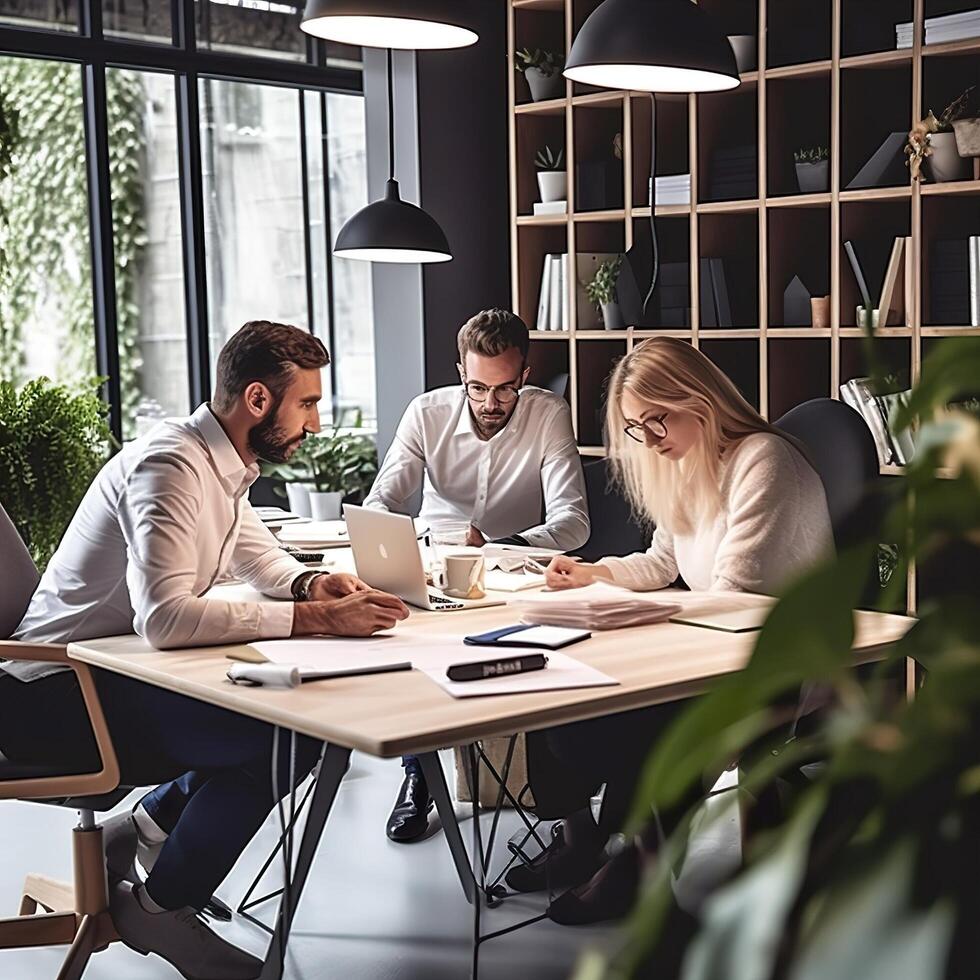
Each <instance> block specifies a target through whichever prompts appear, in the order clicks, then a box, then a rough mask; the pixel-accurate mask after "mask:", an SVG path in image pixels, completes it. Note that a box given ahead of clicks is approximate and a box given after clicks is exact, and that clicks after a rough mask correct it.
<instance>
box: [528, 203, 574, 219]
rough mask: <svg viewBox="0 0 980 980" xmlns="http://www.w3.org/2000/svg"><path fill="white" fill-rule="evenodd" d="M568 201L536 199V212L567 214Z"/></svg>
mask: <svg viewBox="0 0 980 980" xmlns="http://www.w3.org/2000/svg"><path fill="white" fill-rule="evenodd" d="M567 212H568V201H535V202H534V214H535V217H537V216H538V215H540V214H567Z"/></svg>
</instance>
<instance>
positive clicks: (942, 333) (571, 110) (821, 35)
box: [508, 0, 980, 610]
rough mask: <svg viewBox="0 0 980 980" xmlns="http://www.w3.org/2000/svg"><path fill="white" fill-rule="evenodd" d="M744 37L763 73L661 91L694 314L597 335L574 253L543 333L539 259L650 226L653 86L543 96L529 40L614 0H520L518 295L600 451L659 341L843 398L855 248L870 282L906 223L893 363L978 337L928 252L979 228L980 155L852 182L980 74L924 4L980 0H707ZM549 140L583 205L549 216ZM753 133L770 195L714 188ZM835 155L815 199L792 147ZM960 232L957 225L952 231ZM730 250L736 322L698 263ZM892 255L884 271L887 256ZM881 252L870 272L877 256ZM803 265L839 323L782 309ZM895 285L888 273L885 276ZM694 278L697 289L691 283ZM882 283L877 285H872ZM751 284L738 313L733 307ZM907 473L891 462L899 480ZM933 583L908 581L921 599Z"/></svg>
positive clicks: (513, 31)
mask: <svg viewBox="0 0 980 980" xmlns="http://www.w3.org/2000/svg"><path fill="white" fill-rule="evenodd" d="M701 2H702V3H703V4H704V5H705V6H707V7H708V8H709V9H710V10H711V12H712V13H713V14H714V15H716V16H717V17H718V19H719V21H720V22H721V24H722V28H723V30H725V32H726V33H730V34H755V35H756V38H757V50H758V67H757V69H756V70H754V71H751V72H748V73H746V74H744V75H743V76H742V84H741V85H740V86H739V87H738V88H737V89H734V90H732V91H730V92H724V93H712V94H708V95H702V96H693V95H692V96H658V99H657V133H656V136H657V174H658V176H659V175H666V174H675V173H687V172H689V173H690V174H691V204H690V205H660V206H658V207H656V209H655V210H656V215H657V235H658V240H659V244H660V253H661V262H662V263H666V262H670V263H685V262H686V263H687V273H688V274H687V288H688V312H687V323H686V324H684V325H680V326H679V325H677V324H676V323H672V324H670V325H669V326H664V327H661V326H660V325H659V324H658V323H657V322H655V319H656V318H655V317H654V319H653V320H651V322H649V323H643V324H633V325H631V326H630V327H628V328H627V329H625V330H621V331H604V330H601V329H596V328H597V326H600V324H597V322H596V319H595V315H594V313H593V312H592V311H590V310H581V309H576V292H577V286H576V283H575V275H574V264H575V263H574V261H570V263H569V264H570V270H569V280H570V281H569V282H568V283H567V296H566V302H568V303H569V304H570V310H571V316H570V318H569V319H570V329H569V330H568V331H567V332H549V331H540V330H537V329H536V327H537V324H536V322H535V321H536V315H537V306H538V298H539V285H540V277H541V270H542V261H543V257H544V255H545V254H547V253H549V252H567V253H568V254H569V256H570V257H571V256H576V255H577V254H580V253H585V252H595V253H606V252H609V253H611V252H621V251H623V250H625V249H627V248H629V247H630V246H632V244H633V242H634V238H635V237H637V236H640V235H646V236H649V220H650V211H651V207H650V201H649V200H648V192H647V184H648V178H649V165H650V143H651V131H650V130H651V125H650V120H651V114H650V97H649V95H647V94H646V93H638V92H609V91H604V90H596V89H590V88H589V87H588V86H583V85H580V84H578V83H572V82H568V81H566V82H565V96H564V98H559V99H551V100H550V101H548V102H542V103H533V102H531V101H530V94H529V91H528V89H527V85H526V83H525V81H524V79H523V77H522V76H521V75H520V74H519V73H517V72H516V71H515V70H514V52H515V50H516V49H518V48H523V47H531V48H535V47H541V48H547V49H549V50H552V51H555V52H557V53H560V54H561V55H562V56H564V55H565V54H566V53H567V51H568V48H569V45H570V42H571V38H572V37H574V35H575V33H576V32H577V30H578V29H579V28H580V27H581V24H582V22H583V21H584V20H585V18H586V17H587V16H588V15H589V13H591V12H592V10H594V9H595V7H596V6H598V3H599V0H508V6H509V17H508V56H509V60H510V69H511V70H510V187H511V195H510V200H511V264H512V269H511V273H512V289H513V307H514V309H515V310H516V311H517V312H518V313H519V314H520V315H521V316H522V317H523V318H524V320H525V322H527V324H528V326H529V327H530V328H531V329H532V335H531V336H532V342H531V358H530V360H531V367H532V381H537V382H545V381H547V380H549V378H551V377H553V376H554V375H556V374H559V373H568V375H569V386H568V394H567V397H568V400H569V402H570V404H571V407H572V416H573V419H574V423H575V426H576V433H577V437H578V440H579V445H580V446H581V451H582V453H583V455H585V456H598V455H602V453H603V449H602V445H601V443H602V430H601V409H602V402H603V385H604V382H605V380H606V378H607V377H608V374H609V372H610V370H611V369H612V367H613V365H614V363H615V362H616V360H617V359H618V358H620V357H622V356H623V355H624V354H625V353H627V352H628V351H629V350H631V349H632V348H633V346H634V345H635V344H637V343H639V342H641V341H642V340H643V339H646V338H647V337H653V336H673V337H681V338H683V339H686V340H688V341H690V343H692V344H693V345H694V346H695V347H698V348H699V349H701V350H702V351H704V353H705V354H706V355H707V356H708V357H710V358H711V359H712V360H713V361H715V363H717V364H718V365H719V366H720V367H721V368H722V369H723V370H724V371H725V372H726V373H727V374H728V375H729V376H730V377H731V378H732V379H733V380H734V381H735V383H736V384H737V385H738V386H739V387H740V389H741V390H742V392H743V394H745V396H746V397H747V398H748V400H749V401H750V402H752V403H753V404H754V405H755V406H756V407H757V408H758V409H759V411H760V412H761V413H762V414H763V415H764V416H765V417H767V418H778V417H779V416H780V415H782V414H783V413H785V412H786V411H788V410H789V409H791V408H793V407H794V406H795V405H797V404H799V403H800V402H803V401H806V400H807V399H810V398H813V397H818V396H829V397H832V398H837V397H839V386H840V385H841V383H842V382H844V381H847V380H849V379H850V378H852V377H855V376H857V375H860V374H862V373H865V372H866V370H867V365H866V364H865V361H864V352H863V349H862V332H861V331H860V330H859V329H858V328H857V327H856V326H855V314H854V307H855V306H856V297H857V287H856V285H855V283H854V280H853V277H852V275H851V271H850V267H849V265H848V263H847V259H846V256H845V255H844V251H843V242H844V240H846V239H848V238H851V239H853V240H855V241H856V242H857V243H859V246H863V248H864V251H865V252H866V253H867V254H868V258H867V259H865V258H864V254H862V259H864V264H865V266H866V271H868V274H869V278H871V279H874V278H875V276H877V275H878V274H879V273H881V274H883V265H882V263H883V261H885V260H886V259H887V256H885V258H884V259H883V258H882V257H881V256H882V254H884V253H885V252H886V250H888V249H890V245H891V241H892V240H893V237H894V236H896V235H905V236H910V237H911V239H912V262H913V286H912V303H911V309H910V310H908V311H907V316H906V322H905V324H903V325H900V326H895V327H888V328H883V329H881V330H880V331H879V334H880V335H881V336H882V337H883V338H884V343H883V344H882V345H881V347H882V351H883V354H884V357H885V360H886V361H887V363H888V364H889V365H890V366H891V367H892V369H893V370H895V371H896V372H899V373H901V374H903V375H905V376H907V377H908V378H909V379H910V380H911V381H914V380H915V379H916V378H917V376H918V373H919V370H920V366H921V362H922V357H923V354H924V353H926V352H927V351H928V349H929V347H930V346H931V345H932V344H934V343H936V341H937V338H941V337H950V336H952V337H955V336H960V337H963V336H967V335H971V334H972V335H976V334H978V333H980V328H975V327H972V328H971V327H965V326H963V325H945V324H937V323H935V322H933V319H932V316H931V308H930V297H929V262H930V249H931V247H932V245H933V243H934V242H935V241H936V240H938V239H939V238H941V237H943V236H946V237H960V236H962V235H963V234H964V233H965V232H966V229H967V228H969V229H970V232H969V233H971V234H976V233H980V168H978V167H977V166H976V163H977V162H976V161H974V169H973V174H972V179H965V180H962V181H957V182H951V183H928V182H923V183H921V184H913V183H911V182H910V181H909V180H908V178H907V177H906V178H905V179H904V180H902V181H900V182H895V184H894V186H882V187H872V188H864V189H858V190H848V189H846V186H847V183H848V182H849V181H850V180H851V179H852V178H853V177H854V175H855V174H856V172H857V170H858V169H860V167H861V166H862V165H863V163H864V162H865V161H866V160H867V159H868V158H869V157H870V155H871V154H872V153H873V152H874V150H875V149H876V148H877V147H878V145H879V144H880V143H881V141H882V139H883V138H884V137H885V136H886V135H887V134H888V133H889V132H891V131H899V130H901V131H904V130H907V129H908V128H909V127H910V126H911V124H912V123H913V122H914V121H915V119H917V118H919V117H921V116H922V115H924V113H925V112H926V111H927V110H928V109H929V108H934V109H936V110H937V112H938V111H939V109H941V108H942V107H943V106H944V105H945V104H946V103H947V102H949V101H951V100H952V99H953V98H954V97H956V96H957V95H958V94H959V93H960V92H961V91H962V90H963V89H964V88H965V87H966V86H967V85H968V84H971V83H972V84H977V85H978V88H980V38H976V39H971V40H967V41H956V42H952V43H949V44H941V45H929V46H924V45H923V44H922V37H923V24H924V20H925V18H927V17H931V16H937V15H940V14H946V13H950V12H952V11H955V10H963V9H972V8H975V7H978V6H980V0H959V2H957V0H701ZM908 21H913V23H914V25H915V29H914V37H915V42H914V45H913V47H912V48H910V49H905V50H895V48H894V44H895V31H894V27H895V24H896V23H901V22H908ZM616 133H620V134H621V135H622V144H623V153H622V186H621V188H620V187H617V188H616V190H615V193H614V194H612V195H611V196H613V197H614V198H615V200H609V201H607V202H606V203H607V204H608V206H607V207H603V208H596V209H594V210H588V211H585V210H582V209H577V207H576V168H577V167H578V166H579V165H580V164H581V163H583V162H587V161H591V160H594V159H595V158H596V157H597V156H601V155H603V154H605V156H606V158H607V159H612V153H611V142H612V137H613V136H614V135H615V134H616ZM546 143H550V144H551V145H552V146H556V145H560V146H562V147H564V150H565V156H566V168H567V173H568V206H569V212H568V213H567V214H563V215H549V216H546V217H534V216H533V215H531V210H532V207H533V202H534V201H536V200H537V199H538V197H537V187H536V177H535V173H536V172H535V169H534V162H533V161H534V156H535V153H536V152H537V150H538V149H539V148H540V147H541V146H543V145H544V144H546ZM742 144H751V145H752V146H754V148H755V153H756V171H757V189H756V191H755V193H754V194H752V195H751V196H749V197H747V198H745V199H739V200H726V199H720V200H713V199H712V196H711V194H710V192H711V190H712V163H713V154H714V153H715V151H716V150H718V149H723V148H726V147H733V146H740V145H742ZM803 145H824V146H827V147H829V149H830V158H831V167H830V189H829V190H828V191H827V192H825V193H817V194H800V193H798V192H797V187H796V183H795V171H794V166H793V151H794V150H795V149H796V148H797V147H798V146H803ZM950 229H952V231H950ZM716 257H724V258H725V259H726V262H727V261H728V260H729V259H730V260H731V262H732V266H731V267H732V268H733V269H736V270H737V281H736V282H734V283H733V282H732V279H733V278H736V277H734V276H733V275H732V274H731V273H728V267H727V266H726V274H727V276H728V279H729V289H730V291H731V292H732V306H733V322H734V323H735V326H734V327H732V328H718V327H713V326H707V325H703V323H702V317H701V311H700V302H699V299H700V295H701V287H700V282H699V279H700V265H701V262H700V260H701V259H704V258H716ZM878 265H881V266H882V267H881V269H878V268H877V266H878ZM869 266H870V269H869V268H867V267H869ZM796 274H798V275H800V276H801V277H802V278H803V279H804V282H806V283H807V284H808V286H809V287H810V290H811V292H812V293H814V294H820V292H821V291H822V292H825V293H829V294H830V297H831V323H830V326H829V327H828V328H826V329H819V330H817V329H813V328H812V327H808V326H803V327H800V326H790V325H787V324H786V323H784V322H782V308H783V290H784V288H785V286H786V285H787V283H788V281H789V279H791V278H792V276H793V275H796ZM879 281H880V280H879ZM682 288H683V287H682ZM871 288H872V289H873V288H874V285H872V287H871ZM736 295H737V296H738V298H739V302H738V304H737V305H738V306H739V309H738V310H737V311H736V309H735V307H736V302H735V298H736ZM899 472H900V470H899V469H898V468H896V467H883V468H882V474H883V476H890V475H894V474H895V473H899ZM918 597H919V591H918V589H917V587H916V581H915V572H914V571H913V572H912V573H911V575H910V582H909V589H908V605H909V609H910V610H914V609H915V608H916V604H917V601H918Z"/></svg>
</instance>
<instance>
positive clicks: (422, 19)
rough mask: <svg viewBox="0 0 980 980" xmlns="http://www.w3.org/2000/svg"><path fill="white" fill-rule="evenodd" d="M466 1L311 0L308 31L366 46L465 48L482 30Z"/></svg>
mask: <svg viewBox="0 0 980 980" xmlns="http://www.w3.org/2000/svg"><path fill="white" fill-rule="evenodd" d="M466 14H467V2H466V0H307V4H306V11H305V13H304V14H303V22H302V24H301V25H300V26H301V27H302V29H303V30H304V31H306V33H307V34H312V35H313V36H314V37H319V38H323V39H324V40H327V41H339V42H340V43H342V44H356V45H360V46H361V47H365V48H399V49H416V50H423V49H425V50H431V49H436V48H465V47H467V46H468V45H470V44H475V43H476V42H477V41H478V40H479V35H478V34H477V33H476V32H475V31H474V30H472V29H471V27H470V26H469V19H468V18H467V16H466Z"/></svg>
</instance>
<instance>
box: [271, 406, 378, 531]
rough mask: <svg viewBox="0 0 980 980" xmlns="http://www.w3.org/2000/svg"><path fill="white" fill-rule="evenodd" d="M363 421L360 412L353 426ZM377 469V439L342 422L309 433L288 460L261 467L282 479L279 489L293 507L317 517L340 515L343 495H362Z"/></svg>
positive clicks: (295, 510) (297, 510)
mask: <svg viewBox="0 0 980 980" xmlns="http://www.w3.org/2000/svg"><path fill="white" fill-rule="evenodd" d="M360 424H361V420H360V416H359V415H358V417H357V420H356V425H355V426H354V428H360ZM377 473H378V450H377V446H376V445H375V443H374V440H373V439H371V438H369V437H368V436H366V435H357V434H354V433H351V432H350V430H349V429H344V428H341V427H339V426H337V427H334V428H333V429H332V430H331V431H330V432H328V433H324V434H320V435H312V436H307V437H306V439H305V440H304V441H303V443H302V444H301V445H300V447H299V449H297V450H296V452H295V453H294V454H293V456H292V458H291V459H290V460H289V462H288V463H266V464H264V465H263V468H262V475H263V476H268V477H272V478H273V479H275V480H278V481H280V484H281V485H280V487H277V492H279V493H280V494H285V495H286V496H287V497H288V499H289V507H290V510H292V511H294V512H295V513H297V514H302V516H304V517H312V518H313V519H314V520H318V521H329V520H336V519H338V518H339V517H340V505H341V502H342V501H343V500H344V498H345V497H354V498H356V499H360V498H362V497H363V496H364V494H366V493H367V491H368V490H370V488H371V484H372V483H373V482H374V478H375V476H377ZM282 485H284V489H283V488H282Z"/></svg>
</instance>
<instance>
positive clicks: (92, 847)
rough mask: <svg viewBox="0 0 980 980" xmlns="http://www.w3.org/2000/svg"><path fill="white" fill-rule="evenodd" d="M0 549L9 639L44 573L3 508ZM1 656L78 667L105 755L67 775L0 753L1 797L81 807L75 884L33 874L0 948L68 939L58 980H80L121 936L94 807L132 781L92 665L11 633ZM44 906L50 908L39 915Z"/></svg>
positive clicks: (104, 805) (1, 611)
mask: <svg viewBox="0 0 980 980" xmlns="http://www.w3.org/2000/svg"><path fill="white" fill-rule="evenodd" d="M0 555H2V556H3V561H4V563H5V565H6V567H7V568H8V569H10V572H11V574H10V575H9V576H8V577H7V580H6V585H5V588H4V589H2V590H0V636H2V637H9V636H10V634H11V633H12V632H13V631H14V630H15V629H16V628H17V624H18V623H19V622H20V620H21V618H22V617H23V615H24V612H25V610H26V609H27V606H28V604H29V603H30V599H31V596H32V595H33V593H34V589H35V588H36V586H37V583H38V581H39V576H38V572H37V568H36V567H35V565H34V562H33V560H32V559H31V555H30V552H28V550H27V548H26V547H25V546H24V542H23V541H22V540H21V538H20V535H19V534H18V533H17V530H16V528H15V527H14V525H13V524H12V523H11V521H10V518H9V517H8V516H7V514H6V512H5V511H4V509H3V507H2V506H0ZM0 657H2V658H4V659H6V660H31V661H44V662H48V663H58V664H61V665H63V666H65V667H68V668H70V669H71V670H73V671H74V672H75V675H76V676H77V678H78V685H79V688H80V691H81V695H82V699H83V701H84V703H85V708H86V711H87V712H88V717H89V723H90V724H91V726H92V733H93V735H94V736H95V743H96V747H97V748H98V752H99V757H100V760H101V768H100V769H99V770H98V771H96V772H90V773H81V774H74V775H66V774H64V773H63V772H61V771H60V770H59V767H58V766H23V765H18V764H16V763H13V762H11V761H9V760H7V759H4V758H3V756H0V800H4V799H20V800H30V801H33V802H36V803H47V804H50V805H54V806H64V807H71V809H73V810H78V811H79V822H78V826H77V827H76V828H75V829H74V831H73V832H72V856H73V867H74V884H68V883H65V882H60V881H55V880H53V879H51V878H48V877H46V876H44V875H38V874H29V875H28V876H27V878H26V880H25V882H24V891H23V897H22V899H21V903H20V912H19V914H18V915H17V916H15V917H13V918H9V919H0V949H15V948H24V947H32V946H55V945H65V944H67V945H69V950H68V953H67V955H66V956H65V959H64V961H63V963H62V965H61V969H60V970H59V972H58V975H57V976H58V980H78V978H79V977H81V975H82V973H83V972H84V970H85V967H86V965H87V963H88V960H89V958H90V957H91V955H92V953H94V952H97V951H98V950H100V949H104V948H105V947H106V946H107V945H108V944H109V943H111V942H115V941H116V940H118V939H119V935H118V934H117V932H116V930H115V927H114V926H113V924H112V919H111V917H110V915H109V893H108V885H107V881H106V866H105V857H104V854H103V849H102V829H101V828H100V827H99V826H97V825H96V823H95V813H96V812H104V811H107V810H111V809H112V808H113V807H114V806H116V804H118V803H120V802H121V801H122V800H123V799H124V798H125V797H126V796H127V795H128V794H129V793H130V792H131V791H132V789H133V787H131V786H120V785H119V764H118V762H117V760H116V753H115V750H114V749H113V746H112V740H111V738H110V736H109V730H108V728H107V726H106V720H105V715H104V714H103V712H102V705H101V704H100V702H99V695H98V692H97V691H96V688H95V682H94V680H93V677H92V673H91V671H90V670H89V668H88V666H87V665H86V664H82V663H78V662H76V661H73V660H70V659H69V657H68V654H67V651H66V649H65V647H64V646H61V645H60V644H56V643H20V642H17V641H14V640H10V639H2V640H0ZM39 907H40V908H41V909H43V910H44V912H45V913H47V914H43V915H35V913H36V912H37V910H38V908H39Z"/></svg>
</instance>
